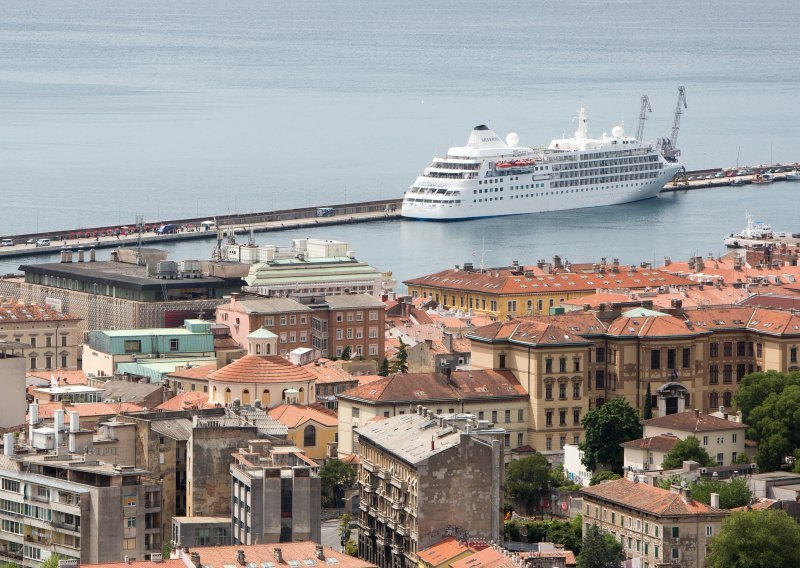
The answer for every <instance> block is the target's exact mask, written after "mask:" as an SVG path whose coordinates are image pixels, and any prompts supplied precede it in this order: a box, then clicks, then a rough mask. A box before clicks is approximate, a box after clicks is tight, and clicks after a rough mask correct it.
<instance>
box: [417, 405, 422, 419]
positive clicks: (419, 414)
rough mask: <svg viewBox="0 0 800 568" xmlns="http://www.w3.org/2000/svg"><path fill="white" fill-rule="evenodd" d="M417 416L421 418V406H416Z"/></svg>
mask: <svg viewBox="0 0 800 568" xmlns="http://www.w3.org/2000/svg"><path fill="white" fill-rule="evenodd" d="M417 416H422V405H421V404H418V405H417Z"/></svg>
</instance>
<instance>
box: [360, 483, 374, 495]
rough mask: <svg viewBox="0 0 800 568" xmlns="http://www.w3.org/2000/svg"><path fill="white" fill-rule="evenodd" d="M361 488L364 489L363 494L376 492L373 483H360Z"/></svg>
mask: <svg viewBox="0 0 800 568" xmlns="http://www.w3.org/2000/svg"><path fill="white" fill-rule="evenodd" d="M361 487H362V488H363V489H364V493H375V491H377V490H378V488H377V486H376V485H375V484H374V483H362V484H361Z"/></svg>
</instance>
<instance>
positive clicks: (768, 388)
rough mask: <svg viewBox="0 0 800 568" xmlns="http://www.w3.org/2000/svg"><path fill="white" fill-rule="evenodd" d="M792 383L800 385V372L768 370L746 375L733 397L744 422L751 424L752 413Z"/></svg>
mask: <svg viewBox="0 0 800 568" xmlns="http://www.w3.org/2000/svg"><path fill="white" fill-rule="evenodd" d="M790 385H797V386H800V373H798V372H793V373H779V372H777V371H767V372H764V373H751V374H749V375H747V376H745V377H744V378H743V379H742V384H740V385H739V388H738V389H737V390H736V394H735V395H734V397H733V401H734V405H735V406H736V408H738V409H739V410H741V411H742V420H743V421H744V423H745V424H751V423H750V413H751V412H752V411H753V409H754V408H756V407H757V406H760V405H761V404H763V403H764V401H766V400H767V397H769V395H770V394H773V393H775V394H780V393H781V392H783V391H784V389H786V387H788V386H790ZM751 426H752V424H751Z"/></svg>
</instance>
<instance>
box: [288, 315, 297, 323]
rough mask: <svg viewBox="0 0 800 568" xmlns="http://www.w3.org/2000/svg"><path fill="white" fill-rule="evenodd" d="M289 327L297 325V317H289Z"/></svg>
mask: <svg viewBox="0 0 800 568" xmlns="http://www.w3.org/2000/svg"><path fill="white" fill-rule="evenodd" d="M289 325H297V316H296V315H294V314H292V315H290V316H289Z"/></svg>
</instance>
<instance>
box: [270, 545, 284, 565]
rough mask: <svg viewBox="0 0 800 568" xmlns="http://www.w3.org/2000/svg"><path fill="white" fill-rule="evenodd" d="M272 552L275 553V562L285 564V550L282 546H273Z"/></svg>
mask: <svg viewBox="0 0 800 568" xmlns="http://www.w3.org/2000/svg"><path fill="white" fill-rule="evenodd" d="M272 554H274V555H275V562H277V563H278V564H283V551H282V550H281V549H280V548H277V547H276V548H273V549H272Z"/></svg>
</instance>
